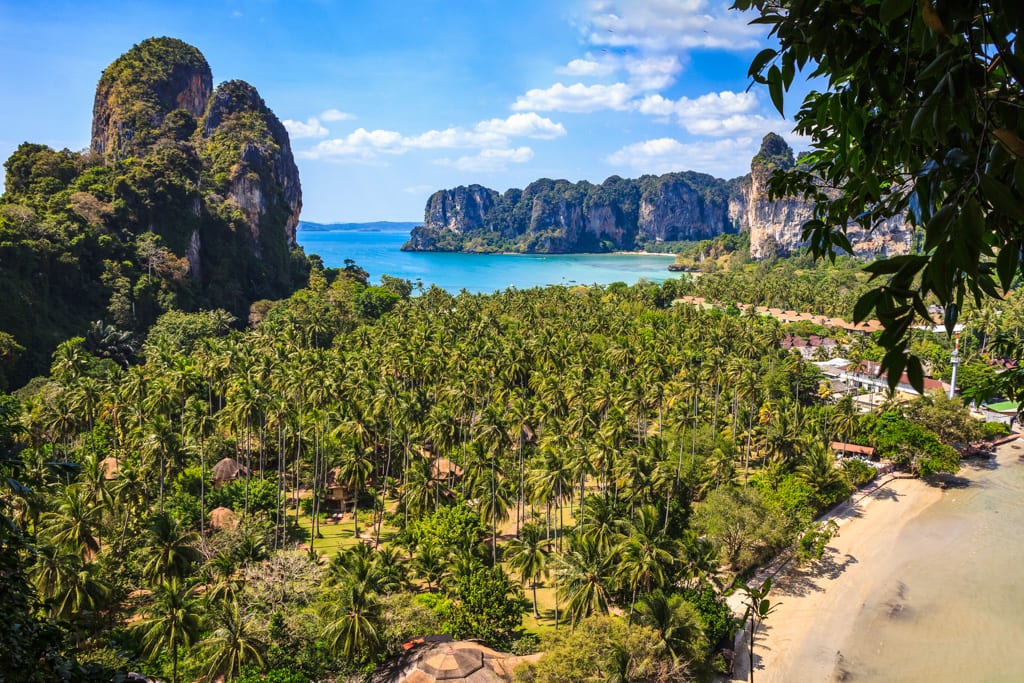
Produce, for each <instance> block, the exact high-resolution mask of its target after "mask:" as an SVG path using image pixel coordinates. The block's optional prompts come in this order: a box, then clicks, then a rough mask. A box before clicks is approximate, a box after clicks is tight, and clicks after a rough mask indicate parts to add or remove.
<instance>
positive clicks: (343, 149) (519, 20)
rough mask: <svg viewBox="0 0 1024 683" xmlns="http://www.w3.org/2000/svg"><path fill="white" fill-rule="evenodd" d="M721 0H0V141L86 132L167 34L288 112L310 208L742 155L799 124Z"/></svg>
mask: <svg viewBox="0 0 1024 683" xmlns="http://www.w3.org/2000/svg"><path fill="white" fill-rule="evenodd" d="M728 5H729V3H728V2H720V1H719V0H618V1H610V0H593V1H591V0H475V1H473V2H464V1H463V0H445V1H437V2H435V1H434V0H422V1H421V0H404V1H399V0H376V1H372V2H371V1H365V2H364V1H359V0H315V1H309V2H303V1H300V0H294V1H284V0H280V1H275V0H250V1H248V2H243V1H241V0H206V1H200V0H178V1H176V2H138V1H137V2H89V1H88V0H78V1H74V2H70V1H65V0H56V1H51V0H3V2H0V64H3V67H0V91H2V92H3V93H4V94H5V97H4V106H3V107H0V156H2V157H3V158H4V159H6V158H7V157H8V156H9V155H10V153H11V152H12V151H13V150H14V149H15V148H16V147H17V145H18V144H20V143H21V142H23V141H30V142H41V143H45V144H48V145H51V146H53V147H55V148H62V147H68V148H70V149H75V150H77V149H84V148H85V147H87V146H88V144H89V131H90V122H91V118H92V103H93V93H94V89H95V86H96V82H97V80H98V79H99V76H100V73H101V72H102V70H103V69H104V68H105V67H106V66H107V65H108V64H109V63H110V62H112V61H113V60H114V59H115V58H117V56H118V55H120V54H121V53H123V52H125V51H126V50H128V49H129V48H130V47H131V46H132V45H133V44H135V43H137V42H139V41H140V40H143V39H145V38H148V37H151V36H161V35H167V36H173V37H176V38H180V39H182V40H185V41H186V42H189V43H191V44H192V45H195V46H196V47H197V48H199V50H200V51H202V53H203V54H204V55H205V56H206V59H207V61H208V62H209V63H210V67H211V69H212V70H213V77H214V82H215V83H219V82H221V81H225V80H229V79H236V78H240V79H244V80H246V81H248V82H250V83H251V84H253V85H254V86H255V87H256V88H257V89H258V90H259V92H260V94H261V95H262V96H263V99H264V100H265V101H266V102H267V104H268V106H270V108H271V109H273V110H274V112H275V113H276V114H277V115H278V117H279V118H281V119H282V120H283V121H284V122H285V125H286V127H287V128H288V129H289V132H290V133H291V138H292V148H293V151H294V152H295V156H296V162H297V164H298V166H299V172H300V176H301V180H302V189H303V204H304V208H303V213H302V218H303V219H304V220H310V221H317V222H342V221H368V220H422V217H423V207H424V204H425V202H426V200H427V198H428V197H429V195H430V194H431V193H432V192H433V191H434V190H438V189H443V188H449V187H454V186H456V185H465V184H471V183H480V184H481V185H486V186H488V187H492V188H495V189H497V190H500V191H504V190H506V189H508V188H510V187H524V186H525V185H527V184H528V183H530V182H531V181H533V180H536V179H537V178H542V177H549V178H566V179H568V180H572V181H576V180H583V179H585V180H589V181H591V182H601V181H602V180H604V179H605V178H607V177H608V176H610V175H614V174H617V175H621V176H623V177H637V176H639V175H642V174H645V173H656V174H657V173H665V172H668V171H675V170H695V171H701V172H705V173H711V174H713V175H716V176H719V177H723V178H730V177H735V176H738V175H742V174H744V173H746V172H747V171H748V170H749V164H750V158H751V156H753V154H754V153H755V152H756V150H757V147H758V145H759V143H760V140H761V138H762V137H763V136H764V134H765V133H766V132H769V131H775V132H778V133H781V134H783V135H785V136H786V137H787V138H788V139H789V140H790V141H791V144H793V145H794V147H795V148H797V149H800V148H801V145H800V140H799V139H798V138H796V137H794V136H792V135H789V134H788V133H787V131H788V129H789V127H790V126H791V124H790V123H789V122H787V121H786V120H783V119H781V118H780V117H779V116H778V114H777V113H775V111H774V110H773V109H772V107H771V104H770V102H769V98H768V94H767V92H766V91H765V90H763V89H761V88H759V87H756V88H753V89H750V90H749V91H748V90H747V86H748V79H747V77H746V72H747V66H748V64H749V62H750V60H751V58H752V57H753V56H754V55H755V54H756V53H757V51H758V50H759V49H761V48H762V47H764V46H765V45H766V43H765V32H764V30H763V29H762V28H759V27H751V26H749V25H748V21H749V19H750V17H749V16H744V15H741V14H739V13H736V12H731V11H728V10H727V7H728Z"/></svg>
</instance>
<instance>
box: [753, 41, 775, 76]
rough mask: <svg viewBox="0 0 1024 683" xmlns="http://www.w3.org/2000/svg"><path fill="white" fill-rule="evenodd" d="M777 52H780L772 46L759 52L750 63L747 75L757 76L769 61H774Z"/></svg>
mask: <svg viewBox="0 0 1024 683" xmlns="http://www.w3.org/2000/svg"><path fill="white" fill-rule="evenodd" d="M777 54H778V52H777V51H775V50H773V49H772V48H770V47H769V48H765V49H764V50H761V51H760V52H758V53H757V56H756V57H754V61H752V62H751V63H750V69H749V71H747V75H748V76H756V75H757V74H759V73H761V70H762V69H764V67H765V66H767V65H768V62H770V61H772V60H773V59H774V58H775V55H777Z"/></svg>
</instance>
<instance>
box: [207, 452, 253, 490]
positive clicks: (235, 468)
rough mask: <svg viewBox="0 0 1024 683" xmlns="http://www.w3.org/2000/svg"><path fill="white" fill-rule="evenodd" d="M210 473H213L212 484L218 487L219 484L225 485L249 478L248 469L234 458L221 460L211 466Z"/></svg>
mask: <svg viewBox="0 0 1024 683" xmlns="http://www.w3.org/2000/svg"><path fill="white" fill-rule="evenodd" d="M211 472H213V483H214V484H216V485H218V486H220V485H221V484H227V483H229V482H232V481H234V480H235V479H239V478H241V477H248V476H249V468H248V467H246V466H245V465H243V464H242V463H240V462H238V461H237V460H235V459H234V458H224V459H222V460H221V461H220V462H218V463H217V464H216V465H214V466H213V469H212V470H211Z"/></svg>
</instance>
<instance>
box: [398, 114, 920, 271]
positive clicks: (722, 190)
mask: <svg viewBox="0 0 1024 683" xmlns="http://www.w3.org/2000/svg"><path fill="white" fill-rule="evenodd" d="M794 163H796V161H795V159H794V158H793V150H792V149H791V148H790V147H789V145H788V144H787V143H786V141H785V140H784V139H783V138H781V137H780V136H778V135H775V134H773V133H769V134H768V135H766V136H765V138H764V140H763V141H762V143H761V149H760V151H759V152H758V153H757V155H756V156H755V157H754V159H753V160H752V161H751V164H750V174H749V175H747V176H744V177H742V178H735V179H733V180H721V179H718V178H713V177H712V176H709V175H705V174H702V173H694V172H692V171H687V172H685V173H668V174H665V175H662V176H643V177H641V178H639V179H636V180H629V179H623V178H619V177H618V176H612V177H611V178H608V179H607V180H605V181H604V182H603V183H601V184H600V185H593V184H591V183H588V182H586V181H582V182H579V183H570V182H568V181H566V180H549V179H542V180H538V181H536V182H533V183H531V184H530V185H528V186H527V187H526V189H524V190H516V189H513V190H508V191H507V192H505V193H504V194H499V193H497V192H495V191H494V190H491V189H488V188H486V187H481V186H480V185H470V186H469V187H457V188H455V189H452V190H441V191H439V192H435V193H434V194H433V195H432V196H431V197H430V199H429V200H428V201H427V207H426V211H425V213H424V221H423V225H421V226H418V227H416V228H414V229H413V231H412V234H411V235H410V239H409V241H408V242H407V243H406V244H405V246H403V247H402V248H403V249H406V250H409V251H521V252H527V253H531V252H537V253H545V252H548V253H568V252H601V251H611V250H632V249H636V248H637V247H643V246H645V245H651V244H657V243H661V242H676V241H699V240H707V239H713V238H715V237H717V236H719V235H722V234H725V233H738V232H741V231H742V232H749V235H750V255H751V256H752V257H753V258H755V259H761V258H765V257H767V256H770V255H776V254H777V255H786V254H790V253H792V252H793V251H795V250H797V249H799V248H800V247H802V246H804V245H805V243H804V241H803V239H802V232H803V224H804V223H805V222H807V221H808V220H810V219H811V218H813V215H814V205H813V204H810V203H808V202H805V201H803V200H802V199H799V198H785V199H777V200H770V199H769V198H768V181H769V179H770V178H771V175H772V173H774V172H775V171H776V170H777V169H787V168H791V167H792V166H793V164H794ZM911 232H912V231H911V230H910V228H909V227H908V226H905V225H903V224H902V223H901V222H900V221H890V222H888V223H886V224H883V225H880V226H877V227H876V228H875V229H874V230H871V231H864V230H862V229H860V228H859V227H857V226H851V227H850V228H849V229H848V235H849V237H850V241H851V242H852V244H853V247H854V252H855V253H856V254H858V255H862V256H870V255H875V254H880V255H891V254H902V253H906V252H907V251H908V250H909V247H910V237H911Z"/></svg>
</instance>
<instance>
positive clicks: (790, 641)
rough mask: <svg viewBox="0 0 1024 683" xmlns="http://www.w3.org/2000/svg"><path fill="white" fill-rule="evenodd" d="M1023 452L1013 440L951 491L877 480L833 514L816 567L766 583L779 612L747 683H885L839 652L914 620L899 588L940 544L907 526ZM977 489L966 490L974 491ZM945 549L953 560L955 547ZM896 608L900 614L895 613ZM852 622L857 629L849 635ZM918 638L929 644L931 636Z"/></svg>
mask: <svg viewBox="0 0 1024 683" xmlns="http://www.w3.org/2000/svg"><path fill="white" fill-rule="evenodd" d="M1022 454H1024V445H1022V444H1021V442H1020V441H1016V442H1012V443H1010V444H1006V445H1004V446H1001V447H999V449H997V455H996V458H995V459H994V460H993V461H991V462H988V463H983V464H981V465H978V464H976V463H969V464H966V465H965V467H964V468H963V469H962V470H961V471H960V473H959V474H958V475H957V477H956V478H955V479H954V480H953V482H954V483H955V486H954V487H951V488H948V489H943V488H942V487H939V486H930V485H928V484H926V483H924V482H922V481H920V480H916V479H908V478H889V477H886V478H885V479H883V480H882V481H883V483H882V485H881V486H879V487H878V488H877V489H875V490H874V491H873V492H871V493H870V494H868V495H861V496H860V497H856V496H855V498H854V500H853V502H852V504H849V503H848V504H846V505H845V506H844V508H842V509H837V510H836V511H835V513H834V516H835V519H836V520H837V521H838V522H839V524H840V528H839V535H838V536H837V537H836V538H834V539H833V540H832V542H831V543H830V544H829V547H828V549H827V550H826V553H825V556H824V557H823V558H822V560H821V561H819V562H813V563H809V564H806V565H804V566H800V567H797V566H793V565H790V566H787V567H786V568H785V569H783V570H782V571H781V572H779V574H778V575H776V576H775V578H774V587H773V588H772V591H771V595H770V599H771V601H772V603H777V604H778V607H777V609H776V610H775V612H773V613H772V614H771V615H770V616H769V618H768V619H767V621H766V622H765V623H764V624H763V625H762V627H761V629H760V630H759V631H758V634H757V639H756V644H755V648H754V654H755V663H754V666H755V671H754V680H756V681H759V682H766V681H778V682H789V681H846V680H869V679H870V680H884V678H876V677H875V676H874V675H870V674H868V675H864V673H863V672H864V670H865V665H864V660H865V659H866V657H865V656H864V655H863V653H862V652H861V653H859V654H858V655H854V657H855V658H857V661H856V662H853V661H851V655H850V653H849V652H848V650H847V647H848V646H849V647H850V648H853V649H854V650H856V649H857V647H860V648H861V650H863V649H864V647H863V641H865V640H871V635H870V633H865V630H866V629H865V625H871V624H883V623H884V621H882V620H889V621H891V620H898V619H903V618H904V617H906V621H907V623H911V620H912V619H913V618H915V617H916V616H917V615H916V614H914V613H913V612H912V611H911V610H912V609H916V608H917V607H918V604H917V603H913V602H912V601H911V600H910V598H909V597H908V595H907V593H908V592H911V591H910V589H908V586H907V583H913V582H912V581H911V580H910V579H909V578H907V577H909V576H912V575H913V572H914V569H915V568H914V567H913V566H912V563H911V562H910V561H908V557H914V556H915V553H917V552H918V550H922V551H923V550H930V549H931V548H934V547H936V545H941V543H942V540H943V539H942V534H943V530H942V529H941V528H936V530H935V533H936V534H937V535H938V536H937V538H921V536H922V534H921V532H920V527H921V525H914V520H915V519H917V518H918V517H919V516H921V515H922V513H925V512H926V511H929V508H931V507H932V506H934V505H936V504H937V503H939V502H940V501H944V498H947V497H949V499H948V502H950V503H953V502H954V501H955V500H956V498H957V496H959V497H961V498H963V497H965V496H966V495H969V494H968V491H970V490H971V488H972V486H973V485H974V484H975V480H978V479H982V478H984V476H985V470H991V469H997V468H999V467H1005V468H1011V467H1015V468H1024V463H1022V462H1021V461H1020V458H1021V455H1022ZM985 483H986V482H984V481H982V482H980V483H979V484H978V485H976V486H974V489H983V488H984V486H985ZM939 507H940V508H941V507H944V506H939ZM908 525H911V526H912V527H913V528H912V529H911V531H910V533H906V532H907V527H908ZM926 535H928V534H926ZM929 544H930V545H929ZM947 550H948V551H952V552H955V551H956V548H950V549H947ZM961 550H963V551H969V550H970V549H968V548H961ZM965 554H966V552H965ZM904 579H906V581H907V583H905V582H904ZM915 590H916V585H915ZM914 597H915V598H918V599H919V601H926V600H927V599H928V598H929V597H930V596H927V595H925V596H922V595H921V591H916V594H915V595H914ZM904 609H906V610H907V612H906V614H905V615H903V614H901V612H902V611H903V610H904ZM954 618H955V617H954ZM858 624H859V628H860V631H859V632H857V633H854V629H855V628H858V626H857V625H858ZM867 630H870V629H867ZM919 637H922V638H923V639H928V638H931V639H932V640H935V639H936V636H935V634H934V633H928V634H920V636H919ZM879 647H881V645H879ZM868 659H869V658H868ZM746 660H747V653H746V652H743V653H737V666H736V677H735V678H734V679H733V680H747V666H746V664H747V661H746ZM851 670H852V671H851ZM854 672H856V673H854ZM939 679H941V676H940V677H939ZM890 680H896V679H890ZM900 680H910V678H906V677H901V678H900ZM942 680H946V679H942ZM948 680H953V679H948ZM958 680H966V679H958ZM989 680H996V679H989ZM998 680H1003V679H1002V678H998Z"/></svg>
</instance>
